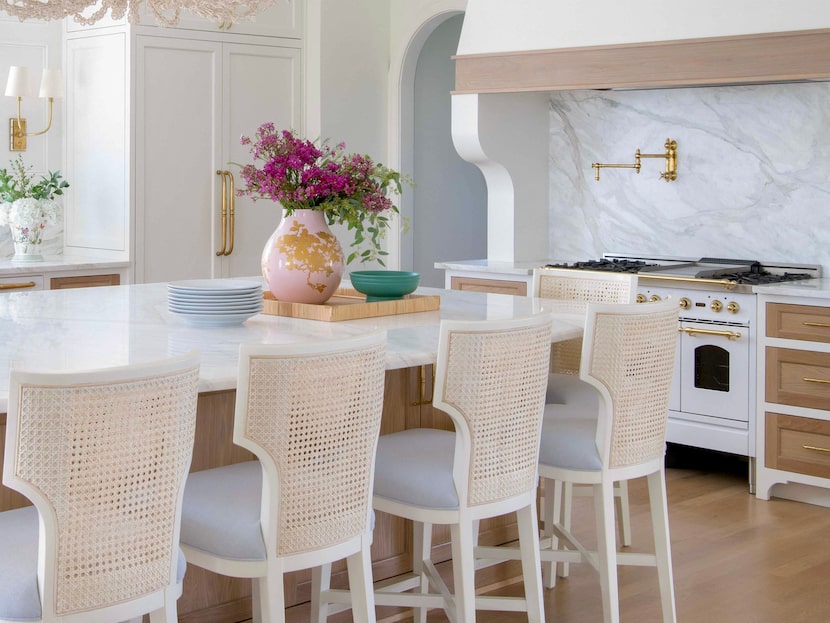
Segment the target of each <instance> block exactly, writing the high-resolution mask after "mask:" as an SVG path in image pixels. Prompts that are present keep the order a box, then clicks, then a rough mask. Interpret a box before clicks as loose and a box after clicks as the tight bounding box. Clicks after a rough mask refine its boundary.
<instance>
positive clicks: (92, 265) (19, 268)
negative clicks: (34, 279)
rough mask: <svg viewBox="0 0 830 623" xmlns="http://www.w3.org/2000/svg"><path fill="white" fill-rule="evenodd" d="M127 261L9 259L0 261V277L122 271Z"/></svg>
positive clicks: (55, 258) (127, 265) (59, 258)
mask: <svg viewBox="0 0 830 623" xmlns="http://www.w3.org/2000/svg"><path fill="white" fill-rule="evenodd" d="M129 266H130V263H129V262H127V261H123V262H122V261H114V260H100V259H93V258H83V257H64V256H63V255H51V256H49V255H47V256H46V257H45V258H44V259H43V261H42V262H12V261H11V259H1V260H0V277H14V276H18V275H34V274H39V273H58V272H66V271H84V270H96V271H97V270H102V269H109V268H111V269H118V270H121V269H124V268H129Z"/></svg>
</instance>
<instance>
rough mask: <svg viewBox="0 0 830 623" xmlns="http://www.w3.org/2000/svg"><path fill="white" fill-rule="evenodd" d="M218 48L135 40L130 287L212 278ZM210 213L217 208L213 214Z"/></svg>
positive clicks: (154, 39)
mask: <svg viewBox="0 0 830 623" xmlns="http://www.w3.org/2000/svg"><path fill="white" fill-rule="evenodd" d="M221 50H222V45H221V44H220V43H216V42H210V41H193V40H184V39H173V38H165V37H138V38H137V45H136V74H135V99H134V103H135V152H134V153H135V161H134V162H135V205H136V211H135V216H136V222H135V224H136V231H135V234H136V246H135V248H136V281H137V282H139V283H142V282H145V283H146V282H154V281H173V280H177V279H197V278H208V277H213V276H218V275H216V266H215V264H216V256H215V254H214V248H213V247H214V240H215V236H214V229H215V228H216V226H217V225H218V223H219V215H218V213H217V214H215V215H214V214H213V209H214V206H218V203H219V197H218V191H217V188H219V186H218V185H217V184H216V182H215V180H214V178H215V177H216V173H215V169H216V167H217V164H218V163H219V162H220V158H221V143H220V132H221V119H220V107H221V104H222V98H221V94H222V93H221V63H222V55H221ZM216 209H217V210H218V207H217V208H216Z"/></svg>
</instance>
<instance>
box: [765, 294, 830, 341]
mask: <svg viewBox="0 0 830 623" xmlns="http://www.w3.org/2000/svg"><path fill="white" fill-rule="evenodd" d="M767 337H780V338H784V339H787V340H807V341H810V342H830V307H816V306H813V305H791V304H786V303H767Z"/></svg>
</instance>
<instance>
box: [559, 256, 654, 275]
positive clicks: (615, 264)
mask: <svg viewBox="0 0 830 623" xmlns="http://www.w3.org/2000/svg"><path fill="white" fill-rule="evenodd" d="M648 266H657V264H649V263H647V262H643V261H641V260H626V259H613V260H608V259H604V258H603V259H601V260H587V261H585V262H573V263H571V264H567V263H565V264H545V268H573V269H576V270H602V271H606V272H611V273H637V272H639V271H640V270H642V269H643V268H646V267H648Z"/></svg>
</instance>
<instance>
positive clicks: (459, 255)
mask: <svg viewBox="0 0 830 623" xmlns="http://www.w3.org/2000/svg"><path fill="white" fill-rule="evenodd" d="M462 23H463V14H462V13H447V14H443V15H440V16H437V17H435V18H433V20H431V21H430V22H428V23H426V24H424V25H423V26H422V27H421V31H420V33H419V36H416V37H415V38H414V39H413V44H412V45H410V46H409V48H408V50H407V53H406V56H405V58H404V61H403V67H404V69H403V71H402V77H401V82H400V106H401V113H400V115H401V116H400V120H401V128H400V130H401V131H400V137H401V150H400V154H401V170H402V171H404V172H406V173H407V174H408V175H410V176H411V177H412V178H413V180H414V181H415V188H414V189H412V190H408V191H406V193H405V195H404V200H403V201H402V214H403V216H404V217H405V218H406V219H407V220H408V222H409V232H408V233H406V234H404V235H403V236H402V237H401V242H400V244H401V246H400V250H401V254H400V257H401V268H404V269H409V270H415V271H418V272H420V273H421V284H422V285H424V286H434V287H443V285H444V275H443V271H440V270H436V269H435V268H434V267H433V266H434V263H435V262H436V261H448V260H462V259H478V258H484V257H486V256H487V190H486V185H485V182H484V178H483V176H482V174H481V172H480V171H479V169H478V168H477V167H476V166H475V165H473V164H471V163H469V162H467V161H465V160H463V159H462V158H461V157H460V156H459V155H458V153H457V152H456V150H455V147H454V146H453V142H452V131H451V130H452V128H451V100H450V93H451V91H452V89H453V88H454V85H455V67H454V63H453V61H452V58H451V57H452V55H453V54H455V52H456V49H457V47H458V39H459V36H460V33H461V26H462ZM419 41H420V42H422V43H421V45H417V43H418V42H419Z"/></svg>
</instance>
